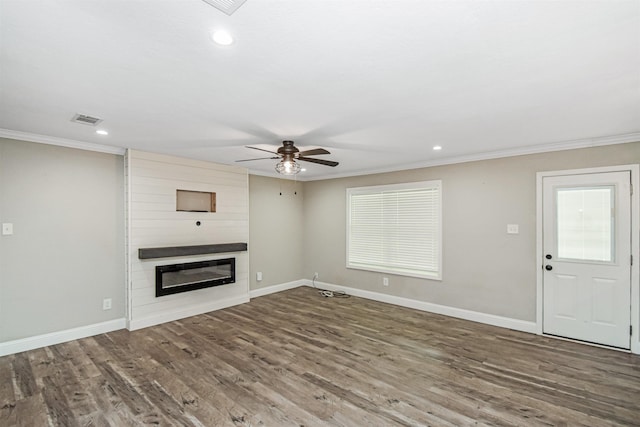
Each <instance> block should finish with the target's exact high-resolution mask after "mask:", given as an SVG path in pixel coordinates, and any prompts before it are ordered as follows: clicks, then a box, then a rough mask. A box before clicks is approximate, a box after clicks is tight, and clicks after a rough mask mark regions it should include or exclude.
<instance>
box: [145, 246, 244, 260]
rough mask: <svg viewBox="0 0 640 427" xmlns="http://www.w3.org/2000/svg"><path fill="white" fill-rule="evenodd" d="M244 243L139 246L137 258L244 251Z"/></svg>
mask: <svg viewBox="0 0 640 427" xmlns="http://www.w3.org/2000/svg"><path fill="white" fill-rule="evenodd" d="M246 250H247V244H246V243H219V244H215V245H196V246H169V247H166V248H139V249H138V258H139V259H152V258H168V257H178V256H189V255H205V254H219V253H224V252H244V251H246Z"/></svg>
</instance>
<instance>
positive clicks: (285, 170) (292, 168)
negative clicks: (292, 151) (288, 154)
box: [276, 159, 302, 175]
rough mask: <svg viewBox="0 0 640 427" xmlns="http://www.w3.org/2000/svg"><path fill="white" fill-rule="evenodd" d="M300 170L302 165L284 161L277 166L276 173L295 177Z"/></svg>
mask: <svg viewBox="0 0 640 427" xmlns="http://www.w3.org/2000/svg"><path fill="white" fill-rule="evenodd" d="M300 169H302V168H301V167H300V165H299V164H298V163H296V162H295V161H293V160H287V159H283V160H281V161H279V162H278V164H276V172H278V173H279V174H281V175H295V174H297V173H298V172H300Z"/></svg>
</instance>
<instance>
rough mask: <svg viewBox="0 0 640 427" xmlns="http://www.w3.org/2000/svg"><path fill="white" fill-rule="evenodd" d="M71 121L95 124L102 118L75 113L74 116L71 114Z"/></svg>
mask: <svg viewBox="0 0 640 427" xmlns="http://www.w3.org/2000/svg"><path fill="white" fill-rule="evenodd" d="M71 121H72V122H75V123H80V124H83V125H89V126H95V125H97V124H98V123H100V122H101V121H102V119H99V118H97V117H91V116H87V115H84V114H76V115H75V116H73V118H72V119H71Z"/></svg>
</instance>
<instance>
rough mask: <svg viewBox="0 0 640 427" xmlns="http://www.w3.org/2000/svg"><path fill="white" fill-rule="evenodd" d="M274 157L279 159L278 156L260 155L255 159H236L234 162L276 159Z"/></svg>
mask: <svg viewBox="0 0 640 427" xmlns="http://www.w3.org/2000/svg"><path fill="white" fill-rule="evenodd" d="M276 159H280V157H260V158H257V159H244V160H236V162H250V161H252V160H276Z"/></svg>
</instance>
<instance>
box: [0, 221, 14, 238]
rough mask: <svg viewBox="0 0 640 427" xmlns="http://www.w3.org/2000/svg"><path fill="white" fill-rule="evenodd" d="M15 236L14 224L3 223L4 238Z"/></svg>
mask: <svg viewBox="0 0 640 427" xmlns="http://www.w3.org/2000/svg"><path fill="white" fill-rule="evenodd" d="M12 234H13V224H12V223H10V222H3V223H2V235H3V236H10V235H12Z"/></svg>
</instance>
